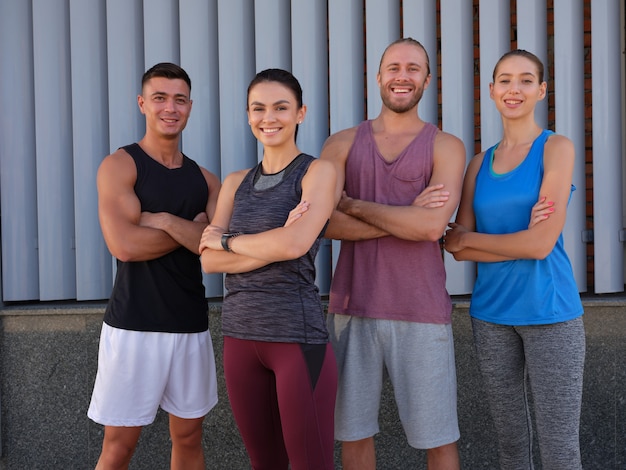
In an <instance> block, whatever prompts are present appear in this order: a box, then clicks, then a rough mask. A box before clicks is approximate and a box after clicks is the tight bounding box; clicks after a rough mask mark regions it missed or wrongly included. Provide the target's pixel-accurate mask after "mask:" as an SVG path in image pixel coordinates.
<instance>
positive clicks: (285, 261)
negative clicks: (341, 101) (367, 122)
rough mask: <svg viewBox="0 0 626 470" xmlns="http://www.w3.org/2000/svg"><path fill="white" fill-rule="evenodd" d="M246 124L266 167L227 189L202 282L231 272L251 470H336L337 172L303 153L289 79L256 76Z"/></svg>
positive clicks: (208, 233) (231, 376)
mask: <svg viewBox="0 0 626 470" xmlns="http://www.w3.org/2000/svg"><path fill="white" fill-rule="evenodd" d="M247 113H248V121H249V124H250V128H251V130H252V133H253V134H254V136H255V137H256V138H257V139H258V141H259V142H261V143H262V144H263V149H264V153H263V160H262V161H261V163H259V164H258V165H257V166H256V167H255V168H252V169H246V170H241V171H237V172H235V173H232V174H231V175H229V176H228V177H227V178H226V179H225V181H224V184H223V186H222V189H221V191H220V195H219V199H218V202H217V209H216V213H215V217H214V219H213V220H212V221H211V225H209V226H208V227H207V229H206V230H205V232H204V234H203V236H202V240H201V243H200V252H201V261H202V268H203V269H204V271H205V272H207V273H215V272H224V273H226V280H225V286H226V291H227V294H226V295H225V297H224V303H223V308H222V333H223V334H224V372H225V376H226V386H227V390H228V396H229V400H230V403H231V406H232V409H233V414H234V416H235V420H236V422H237V426H238V427H239V431H240V433H241V435H242V438H243V441H244V444H245V446H246V450H247V451H248V455H249V456H250V461H251V465H252V467H253V468H272V469H285V470H287V468H288V466H289V464H291V468H292V469H293V470H299V469H300V470H301V469H309V468H325V469H331V468H334V455H333V454H334V439H333V425H334V420H333V414H334V407H335V394H336V388H337V366H336V363H335V356H334V353H333V351H332V347H331V346H330V344H329V342H328V332H327V330H326V322H325V318H324V312H323V309H322V305H321V302H320V297H319V292H318V289H317V287H316V285H315V264H314V263H315V256H316V254H317V251H318V248H319V244H320V241H321V238H322V236H323V233H324V228H325V226H326V224H327V222H328V219H329V218H330V215H331V213H332V211H333V208H334V207H335V204H336V201H335V195H334V188H335V179H336V175H335V170H334V168H333V166H332V164H330V163H328V162H325V161H320V160H318V159H316V158H313V157H311V156H309V155H306V154H303V153H302V152H301V151H300V150H299V149H298V147H297V144H296V135H297V130H298V125H299V124H300V123H302V121H303V119H304V117H305V115H306V107H305V106H304V105H303V104H302V89H301V88H300V84H299V83H298V81H297V80H296V78H295V77H294V76H293V75H292V74H291V73H289V72H287V71H284V70H280V69H268V70H264V71H262V72H259V73H258V74H257V75H256V77H255V78H254V79H253V80H252V82H251V83H250V86H249V87H248V106H247Z"/></svg>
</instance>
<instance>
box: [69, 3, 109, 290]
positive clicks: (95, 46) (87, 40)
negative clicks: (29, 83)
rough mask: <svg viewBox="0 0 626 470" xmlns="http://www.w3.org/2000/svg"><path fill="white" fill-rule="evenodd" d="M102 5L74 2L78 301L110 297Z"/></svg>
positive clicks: (104, 53) (73, 111) (104, 57)
mask: <svg viewBox="0 0 626 470" xmlns="http://www.w3.org/2000/svg"><path fill="white" fill-rule="evenodd" d="M105 13H106V12H105V5H104V2H102V1H100V0H70V31H71V34H70V38H71V43H72V54H71V70H72V90H71V91H72V131H73V137H74V139H73V154H74V175H75V178H74V211H75V219H76V233H75V237H76V298H77V300H94V299H102V298H105V297H108V295H109V293H110V292H111V284H112V282H111V263H110V260H111V255H110V254H109V251H108V249H107V247H106V244H105V243H104V238H103V237H102V232H101V230H100V225H99V223H98V197H97V191H96V173H97V170H98V166H99V164H100V162H101V161H102V158H103V157H104V156H105V155H106V154H107V153H109V122H108V95H107V73H106V72H107V61H106V14H105Z"/></svg>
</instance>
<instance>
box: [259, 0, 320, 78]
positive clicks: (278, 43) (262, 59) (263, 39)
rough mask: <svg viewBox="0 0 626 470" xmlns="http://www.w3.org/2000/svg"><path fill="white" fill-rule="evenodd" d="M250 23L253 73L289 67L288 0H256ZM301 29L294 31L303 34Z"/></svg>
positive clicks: (289, 9) (289, 11)
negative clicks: (253, 61)
mask: <svg viewBox="0 0 626 470" xmlns="http://www.w3.org/2000/svg"><path fill="white" fill-rule="evenodd" d="M254 24H255V28H254V52H255V62H256V65H255V70H254V71H255V73H256V72H260V71H261V70H265V69H268V68H272V69H275V68H279V69H284V70H289V71H291V5H290V1H289V0H260V1H256V2H255V3H254ZM301 33H302V32H301V31H300V32H298V37H299V38H303V37H306V36H305V35H304V34H301ZM307 40H308V38H307ZM299 78H300V77H298V79H299ZM250 80H252V77H251V76H250V77H248V81H250Z"/></svg>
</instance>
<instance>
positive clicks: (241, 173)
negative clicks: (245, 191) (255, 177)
mask: <svg viewBox="0 0 626 470" xmlns="http://www.w3.org/2000/svg"><path fill="white" fill-rule="evenodd" d="M251 169H252V168H246V169H245V170H237V171H233V172H232V173H231V174H229V175H228V176H227V177H226V178H224V186H228V187H231V188H232V187H234V188H238V187H239V185H240V184H241V182H242V181H243V179H244V178H245V177H246V175H247V174H248V172H249V171H250V170H251Z"/></svg>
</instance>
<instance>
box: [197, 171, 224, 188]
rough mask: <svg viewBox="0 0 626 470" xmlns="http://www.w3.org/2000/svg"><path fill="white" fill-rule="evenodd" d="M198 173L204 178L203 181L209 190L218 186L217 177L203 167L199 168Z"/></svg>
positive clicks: (218, 180)
mask: <svg viewBox="0 0 626 470" xmlns="http://www.w3.org/2000/svg"><path fill="white" fill-rule="evenodd" d="M200 171H201V172H202V175H203V176H204V179H205V180H206V182H207V184H208V185H209V188H216V187H218V188H219V186H220V179H219V178H218V177H217V175H216V174H215V173H212V172H210V171H209V170H207V169H206V168H204V167H200Z"/></svg>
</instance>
